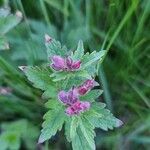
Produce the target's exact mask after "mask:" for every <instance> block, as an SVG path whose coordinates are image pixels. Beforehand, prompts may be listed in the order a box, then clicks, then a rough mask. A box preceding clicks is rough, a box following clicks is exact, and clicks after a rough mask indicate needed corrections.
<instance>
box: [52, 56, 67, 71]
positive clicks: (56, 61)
mask: <svg viewBox="0 0 150 150" xmlns="http://www.w3.org/2000/svg"><path fill="white" fill-rule="evenodd" d="M51 66H52V68H53V69H55V70H56V71H59V70H64V69H65V60H64V59H63V58H62V57H60V56H53V57H52V64H51Z"/></svg>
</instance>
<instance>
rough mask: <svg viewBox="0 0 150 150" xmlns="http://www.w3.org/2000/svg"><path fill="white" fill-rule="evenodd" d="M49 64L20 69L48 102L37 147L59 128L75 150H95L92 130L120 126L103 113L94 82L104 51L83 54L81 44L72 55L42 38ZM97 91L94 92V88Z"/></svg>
mask: <svg viewBox="0 0 150 150" xmlns="http://www.w3.org/2000/svg"><path fill="white" fill-rule="evenodd" d="M45 44H46V47H47V56H48V62H47V65H46V66H42V67H37V66H36V67H33V66H24V67H23V66H22V67H20V68H21V69H22V70H23V71H24V73H25V75H26V76H27V78H28V80H30V81H31V82H32V83H33V85H34V86H35V87H36V88H39V89H41V90H43V91H44V93H43V95H42V97H43V98H46V99H48V101H47V102H46V104H45V106H46V107H47V109H48V112H47V113H46V114H45V115H44V117H43V118H44V122H43V124H42V130H41V135H40V137H39V141H38V143H43V142H44V141H46V140H48V139H50V138H51V137H52V136H54V135H55V134H56V133H57V131H60V130H61V129H62V127H64V128H65V136H66V138H67V140H68V141H69V142H71V144H72V148H73V149H74V150H85V149H86V150H94V149H96V148H95V141H94V137H95V136H96V134H95V131H94V129H95V128H101V129H102V130H105V131H107V130H108V129H113V128H114V127H119V126H120V125H122V122H121V121H120V120H119V119H117V118H116V117H114V116H113V114H111V112H110V111H109V110H108V109H106V108H105V107H106V105H105V104H104V103H101V102H98V101H97V98H98V97H99V96H100V95H101V94H102V90H100V89H99V84H98V83H97V82H96V81H95V76H96V73H97V69H96V68H97V65H98V64H99V63H101V60H102V58H103V56H104V55H105V51H104V50H102V51H99V52H96V51H93V52H92V53H88V52H87V53H85V52H84V47H83V43H82V41H79V43H78V46H77V49H76V50H75V51H71V50H70V51H69V50H68V49H67V48H66V47H65V46H61V44H60V42H58V41H56V40H55V39H52V38H51V37H50V36H48V35H45ZM95 87H96V88H95Z"/></svg>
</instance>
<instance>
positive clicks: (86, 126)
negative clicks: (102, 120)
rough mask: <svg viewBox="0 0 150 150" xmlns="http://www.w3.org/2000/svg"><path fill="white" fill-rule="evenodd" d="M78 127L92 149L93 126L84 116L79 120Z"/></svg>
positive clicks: (93, 143) (93, 147)
mask: <svg viewBox="0 0 150 150" xmlns="http://www.w3.org/2000/svg"><path fill="white" fill-rule="evenodd" d="M80 129H81V131H82V134H83V135H84V137H85V140H87V143H88V145H89V147H90V148H91V149H93V150H94V149H95V141H94V137H95V132H94V126H93V125H92V124H91V123H90V122H89V121H88V120H87V119H86V118H84V117H82V118H81V120H80Z"/></svg>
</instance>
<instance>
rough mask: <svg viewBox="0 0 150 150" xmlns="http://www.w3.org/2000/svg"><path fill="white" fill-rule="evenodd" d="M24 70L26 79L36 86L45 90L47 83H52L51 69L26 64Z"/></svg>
mask: <svg viewBox="0 0 150 150" xmlns="http://www.w3.org/2000/svg"><path fill="white" fill-rule="evenodd" d="M24 72H25V75H26V76H27V78H28V80H29V81H31V82H32V83H33V85H34V86H35V87H36V88H39V89H41V90H46V89H47V88H48V87H49V85H52V84H53V83H52V80H51V78H50V74H51V70H50V69H48V68H42V67H30V66H28V67H26V68H25V71H24Z"/></svg>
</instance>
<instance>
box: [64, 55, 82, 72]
mask: <svg viewBox="0 0 150 150" xmlns="http://www.w3.org/2000/svg"><path fill="white" fill-rule="evenodd" d="M80 65H81V61H73V60H72V59H71V58H69V57H68V58H66V68H67V69H68V70H69V71H72V70H76V69H79V68H80Z"/></svg>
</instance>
